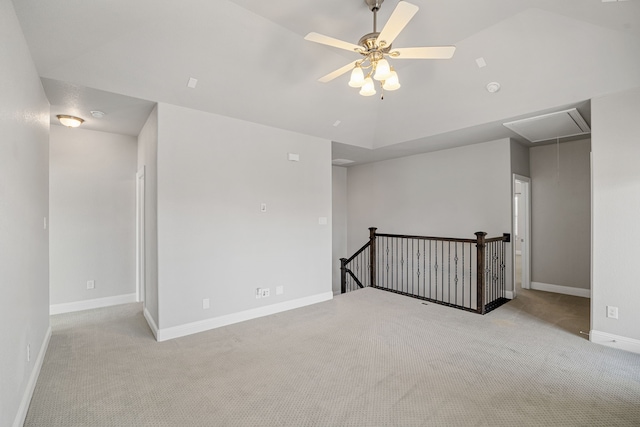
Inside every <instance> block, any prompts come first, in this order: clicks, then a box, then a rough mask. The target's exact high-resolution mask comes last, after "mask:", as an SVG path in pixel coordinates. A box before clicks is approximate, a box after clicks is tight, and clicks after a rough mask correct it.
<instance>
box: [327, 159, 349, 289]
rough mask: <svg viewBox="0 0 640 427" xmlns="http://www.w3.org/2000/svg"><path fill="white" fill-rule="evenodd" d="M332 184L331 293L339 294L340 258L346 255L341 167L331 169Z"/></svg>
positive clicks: (344, 179) (344, 186) (344, 174)
mask: <svg viewBox="0 0 640 427" xmlns="http://www.w3.org/2000/svg"><path fill="white" fill-rule="evenodd" d="M331 182H332V218H333V230H332V246H333V251H332V253H333V255H332V257H331V263H332V271H333V293H334V294H338V293H340V266H341V265H340V258H346V257H348V256H350V255H348V254H347V169H346V168H344V167H341V166H333V167H332V168H331Z"/></svg>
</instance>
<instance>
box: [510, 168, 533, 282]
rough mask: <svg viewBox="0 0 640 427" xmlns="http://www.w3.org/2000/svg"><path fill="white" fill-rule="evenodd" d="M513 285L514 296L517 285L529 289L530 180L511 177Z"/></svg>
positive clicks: (515, 176)
mask: <svg viewBox="0 0 640 427" xmlns="http://www.w3.org/2000/svg"><path fill="white" fill-rule="evenodd" d="M513 231H514V233H513V234H514V242H515V244H514V245H513V265H514V269H513V273H514V274H513V278H514V280H513V283H514V284H515V286H514V294H515V293H516V292H517V289H518V286H517V285H518V284H520V286H521V287H522V289H530V288H531V239H530V236H531V179H530V178H528V177H525V176H520V175H515V174H514V176H513Z"/></svg>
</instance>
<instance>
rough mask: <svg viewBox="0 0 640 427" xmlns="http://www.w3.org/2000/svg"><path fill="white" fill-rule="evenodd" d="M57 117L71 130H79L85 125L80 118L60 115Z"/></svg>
mask: <svg viewBox="0 0 640 427" xmlns="http://www.w3.org/2000/svg"><path fill="white" fill-rule="evenodd" d="M56 117H57V118H58V120H60V123H61V124H63V125H64V126H67V127H70V128H77V127H78V126H80V125H81V124H82V123H84V120H83V119H81V118H80V117H75V116H67V115H66V114H58V115H57V116H56Z"/></svg>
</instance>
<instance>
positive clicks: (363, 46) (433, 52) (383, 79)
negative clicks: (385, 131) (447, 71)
mask: <svg viewBox="0 0 640 427" xmlns="http://www.w3.org/2000/svg"><path fill="white" fill-rule="evenodd" d="M364 2H365V3H366V4H367V5H368V6H369V9H370V10H371V12H373V32H372V33H368V34H365V35H364V36H362V37H361V38H360V41H358V44H353V43H349V42H345V41H342V40H338V39H334V38H333V37H328V36H324V35H322V34H318V33H313V32H311V33H309V34H307V35H306V36H305V40H309V41H312V42H315V43H320V44H324V45H327V46H333V47H337V48H339V49H345V50H349V51H352V52H356V53H359V54H360V55H362V56H363V58H360V59H357V60H355V61H353V62H350V63H348V64H347V65H345V66H344V67H341V68H338V69H337V70H335V71H333V72H331V73H329V74H327V75H326V76H324V77H321V78H320V79H318V81H320V82H322V83H326V82H329V81H331V80H333V79H335V78H336V77H339V76H341V75H343V74H344V73H346V72H347V71H349V70H352V71H351V79H350V80H349V86H351V87H356V88H358V87H359V88H360V95H363V96H371V95H375V94H376V89H375V84H374V82H373V80H374V79H375V80H378V81H379V82H380V85H381V86H382V90H383V91H384V90H387V91H392V90H396V89H398V88H400V81H399V80H398V73H396V71H395V70H394V68H393V67H392V66H390V65H389V61H387V59H386V58H387V57H390V58H394V59H450V58H452V57H453V54H454V52H455V50H456V47H455V46H431V47H427V46H425V47H405V48H397V49H396V48H393V47H392V45H391V44H392V43H393V41H394V40H395V39H396V37H397V36H398V34H400V32H401V31H402V30H403V29H404V27H405V26H406V25H407V24H408V23H409V21H410V20H411V18H413V16H414V15H415V14H416V13H417V12H418V6H416V5H413V4H411V3H408V2H406V1H400V2H399V3H398V5H397V6H396V8H395V10H394V11H393V13H392V14H391V17H390V18H389V20H388V21H387V23H386V24H385V26H384V28H383V29H382V31H380V32H378V29H377V26H378V10H380V6H382V3H383V2H384V0H364ZM365 70H366V71H368V73H367V75H366V76H365V74H364V71H365Z"/></svg>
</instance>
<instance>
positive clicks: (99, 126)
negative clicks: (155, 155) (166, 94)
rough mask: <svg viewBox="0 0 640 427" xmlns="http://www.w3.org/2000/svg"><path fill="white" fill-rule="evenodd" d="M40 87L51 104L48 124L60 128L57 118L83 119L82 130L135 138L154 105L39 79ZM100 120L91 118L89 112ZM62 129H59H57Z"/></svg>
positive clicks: (66, 83) (73, 85)
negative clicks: (68, 116)
mask: <svg viewBox="0 0 640 427" xmlns="http://www.w3.org/2000/svg"><path fill="white" fill-rule="evenodd" d="M41 80H42V87H43V88H44V92H45V94H46V95H47V98H48V99H49V103H50V104H51V123H52V124H55V125H60V123H59V122H58V119H57V117H56V116H57V115H58V114H66V115H72V116H76V117H80V118H82V119H84V123H83V124H82V128H83V129H91V130H97V131H101V132H111V133H120V134H123V135H131V136H138V134H139V133H140V131H141V130H142V127H143V126H144V124H145V122H146V121H147V118H148V117H149V114H150V113H151V110H153V107H154V106H155V102H150V101H145V100H143V99H138V98H132V97H130V96H125V95H118V94H115V93H113V92H105V91H102V90H98V89H91V88H86V87H83V86H78V85H75V84H73V83H68V82H61V81H58V80H51V79H47V78H42V79H41ZM96 110H97V111H101V112H103V113H104V116H103V117H98V118H96V117H93V116H92V115H91V111H96ZM60 126H62V125H60Z"/></svg>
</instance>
